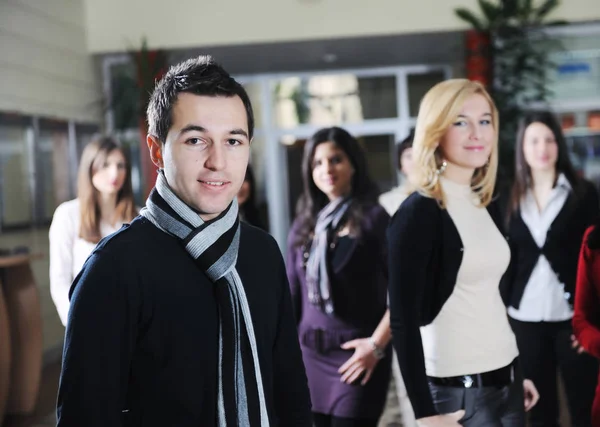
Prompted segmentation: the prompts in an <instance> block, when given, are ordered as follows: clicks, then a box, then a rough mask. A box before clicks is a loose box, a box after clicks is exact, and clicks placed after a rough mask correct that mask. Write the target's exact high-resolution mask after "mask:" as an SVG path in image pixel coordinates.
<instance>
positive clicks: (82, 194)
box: [77, 136, 137, 243]
mask: <svg viewBox="0 0 600 427" xmlns="http://www.w3.org/2000/svg"><path fill="white" fill-rule="evenodd" d="M114 150H118V151H120V152H121V153H122V154H123V157H125V181H124V182H123V186H122V187H121V189H120V190H119V192H118V193H117V206H116V211H115V213H116V215H117V217H118V218H119V219H121V220H122V221H131V220H132V219H133V218H134V217H135V216H136V215H137V213H136V209H135V203H134V200H133V189H132V188H131V163H130V161H129V158H128V156H127V153H126V152H125V151H124V150H123V149H122V148H121V147H120V146H119V145H118V143H117V142H116V141H115V140H114V139H113V138H111V137H108V136H104V137H100V138H98V139H96V140H94V141H92V142H90V143H89V144H88V145H87V146H86V147H85V149H84V150H83V154H82V155H81V162H80V164H79V174H78V178H77V199H79V205H80V215H81V217H80V220H81V221H80V224H81V225H80V227H79V237H81V238H82V239H84V240H87V241H88V242H92V243H98V242H99V241H100V239H101V238H102V236H101V235H100V204H99V200H98V198H99V191H98V190H97V189H96V187H94V185H93V184H92V177H93V176H94V175H95V174H96V172H98V170H100V168H101V167H102V165H103V164H104V162H105V161H106V158H107V157H108V155H109V154H110V153H111V152H113V151H114Z"/></svg>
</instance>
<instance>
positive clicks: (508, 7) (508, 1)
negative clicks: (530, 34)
mask: <svg viewBox="0 0 600 427" xmlns="http://www.w3.org/2000/svg"><path fill="white" fill-rule="evenodd" d="M499 9H500V11H501V13H502V16H503V17H504V18H505V19H507V18H514V17H515V16H517V15H518V13H519V0H502V1H501V2H500V6H499Z"/></svg>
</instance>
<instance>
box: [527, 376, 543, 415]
mask: <svg viewBox="0 0 600 427" xmlns="http://www.w3.org/2000/svg"><path fill="white" fill-rule="evenodd" d="M523 391H524V395H525V412H528V411H529V410H530V409H531V408H533V407H534V406H535V404H536V403H537V402H538V400H540V394H539V393H538V391H537V388H535V385H534V384H533V381H531V380H523Z"/></svg>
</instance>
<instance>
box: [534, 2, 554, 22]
mask: <svg viewBox="0 0 600 427" xmlns="http://www.w3.org/2000/svg"><path fill="white" fill-rule="evenodd" d="M559 4H560V0H546V1H545V2H544V3H543V4H542V5H541V6H540V7H538V8H537V10H536V11H535V15H536V18H537V21H538V22H540V21H541V20H542V19H544V18H545V17H546V15H548V14H549V13H550V12H552V11H553V10H554V9H556V8H557V7H558V5H559Z"/></svg>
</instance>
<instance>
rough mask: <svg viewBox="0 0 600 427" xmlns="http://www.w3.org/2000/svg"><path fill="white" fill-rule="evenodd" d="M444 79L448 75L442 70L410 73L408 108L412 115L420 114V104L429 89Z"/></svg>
mask: <svg viewBox="0 0 600 427" xmlns="http://www.w3.org/2000/svg"><path fill="white" fill-rule="evenodd" d="M444 80H446V75H445V74H444V72H443V71H442V70H439V71H432V72H430V73H425V74H409V75H408V104H409V106H408V108H409V112H410V116H411V117H417V115H418V114H419V104H420V103H421V99H423V97H424V96H425V94H426V93H427V91H428V90H429V89H431V88H432V87H433V86H435V85H436V84H437V83H439V82H442V81H444Z"/></svg>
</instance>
